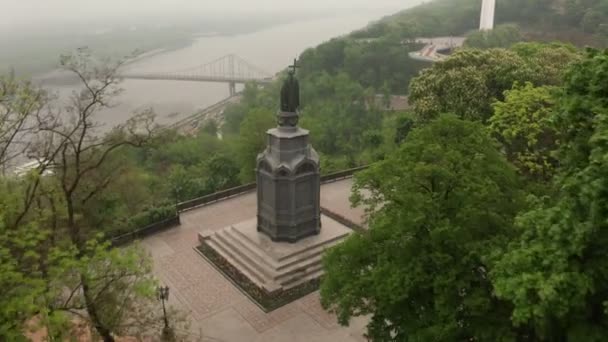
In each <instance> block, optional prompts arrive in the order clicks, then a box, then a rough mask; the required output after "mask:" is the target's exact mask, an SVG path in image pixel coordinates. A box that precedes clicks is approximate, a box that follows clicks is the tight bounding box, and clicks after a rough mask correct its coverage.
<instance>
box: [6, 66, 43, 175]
mask: <svg viewBox="0 0 608 342" xmlns="http://www.w3.org/2000/svg"><path fill="white" fill-rule="evenodd" d="M47 101H48V96H47V94H46V93H45V92H44V91H43V90H42V89H39V88H37V87H35V86H34V85H32V84H31V83H30V82H25V81H18V80H16V79H15V78H14V76H13V75H11V76H8V77H0V173H1V174H4V172H5V171H6V169H7V168H8V167H9V163H11V162H12V161H14V160H15V159H16V158H17V157H19V156H20V155H23V154H24V153H25V152H26V151H27V150H28V148H29V147H30V144H31V137H32V136H33V135H35V134H36V133H37V130H36V128H37V126H36V123H37V122H40V121H44V120H45V119H46V118H47V117H48V116H47V115H46V114H47V113H46V112H45V111H43V109H44V106H45V105H46V103H47ZM13 166H14V165H13Z"/></svg>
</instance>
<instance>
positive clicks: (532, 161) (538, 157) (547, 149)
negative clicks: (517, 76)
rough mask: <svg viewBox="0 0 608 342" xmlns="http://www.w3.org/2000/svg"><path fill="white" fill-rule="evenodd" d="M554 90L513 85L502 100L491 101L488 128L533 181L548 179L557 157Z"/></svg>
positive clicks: (530, 85)
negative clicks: (492, 103)
mask: <svg viewBox="0 0 608 342" xmlns="http://www.w3.org/2000/svg"><path fill="white" fill-rule="evenodd" d="M556 93H557V89H555V88H553V87H548V86H545V87H534V86H533V85H532V83H526V84H525V85H520V84H515V86H514V87H513V89H511V90H508V91H506V92H505V101H504V102H501V101H498V102H496V103H494V105H493V108H494V115H493V116H492V117H491V118H490V130H491V131H492V132H493V134H494V135H495V136H497V137H498V140H499V141H501V142H502V143H503V146H504V148H505V152H506V155H507V158H508V159H509V161H511V162H512V163H513V164H514V165H515V166H516V167H517V169H518V170H519V171H520V172H521V173H522V174H523V175H525V176H527V177H529V178H530V179H532V180H539V181H545V182H546V181H549V180H551V178H552V177H553V172H554V169H555V167H556V165H557V160H556V159H555V158H554V156H553V155H552V154H553V152H554V151H555V150H556V148H557V143H558V140H559V139H558V136H557V132H556V130H555V127H554V124H553V118H554V113H555V109H556V108H555V98H556Z"/></svg>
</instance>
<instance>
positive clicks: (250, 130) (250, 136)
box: [236, 108, 276, 183]
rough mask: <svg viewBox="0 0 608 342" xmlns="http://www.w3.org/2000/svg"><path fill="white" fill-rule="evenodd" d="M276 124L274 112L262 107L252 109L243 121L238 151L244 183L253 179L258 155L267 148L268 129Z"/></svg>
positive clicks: (241, 177)
mask: <svg viewBox="0 0 608 342" xmlns="http://www.w3.org/2000/svg"><path fill="white" fill-rule="evenodd" d="M274 126H276V119H275V117H274V114H273V112H271V111H268V110H265V109H261V108H260V109H257V108H256V109H253V110H250V111H249V113H248V114H247V117H245V119H244V120H243V122H242V123H241V129H240V135H239V138H238V141H237V151H236V152H237V158H238V160H239V163H240V165H241V171H240V179H241V181H242V182H243V183H247V182H251V181H253V179H254V170H255V167H256V158H257V155H258V154H259V153H261V152H262V151H263V150H264V149H265V148H266V144H267V134H266V131H268V130H269V129H270V128H272V127H274Z"/></svg>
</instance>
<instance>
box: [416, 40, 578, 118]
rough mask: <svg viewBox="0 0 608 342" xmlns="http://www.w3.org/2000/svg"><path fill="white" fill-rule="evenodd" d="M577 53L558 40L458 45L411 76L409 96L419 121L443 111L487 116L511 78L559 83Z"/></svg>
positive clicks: (512, 79)
mask: <svg viewBox="0 0 608 342" xmlns="http://www.w3.org/2000/svg"><path fill="white" fill-rule="evenodd" d="M578 59H579V55H578V53H577V52H575V51H573V50H572V49H571V47H569V46H567V45H560V44H551V45H545V44H535V43H532V44H530V43H520V44H516V45H515V46H514V47H513V48H512V49H509V50H506V49H489V50H476V49H471V50H469V49H465V50H460V51H457V52H456V53H455V54H454V55H452V56H450V57H449V58H448V59H446V60H445V61H443V62H440V63H435V64H434V65H433V67H432V68H429V69H426V70H423V71H422V72H421V73H420V76H418V77H416V78H414V79H413V80H412V82H411V83H410V98H409V100H410V103H411V104H412V105H413V108H414V114H415V116H416V119H417V120H418V121H421V122H426V121H429V120H432V119H434V118H436V117H437V116H438V115H439V114H440V113H444V112H449V113H454V114H456V115H458V116H459V117H462V118H464V119H467V120H477V121H481V122H486V121H487V120H488V119H489V118H490V117H491V116H492V103H493V102H494V101H497V100H498V101H504V94H505V91H507V90H509V89H511V87H512V86H513V83H515V82H519V83H526V82H531V83H533V84H534V85H535V86H542V85H557V84H560V81H559V80H560V79H561V75H562V72H563V70H564V69H565V68H566V67H567V66H568V65H569V64H570V63H571V62H573V61H576V60H578Z"/></svg>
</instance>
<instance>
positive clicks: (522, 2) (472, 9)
mask: <svg viewBox="0 0 608 342" xmlns="http://www.w3.org/2000/svg"><path fill="white" fill-rule="evenodd" d="M496 6H497V7H496V24H497V25H501V24H517V25H518V26H519V27H520V28H521V29H522V32H523V35H524V37H525V38H526V39H527V40H541V41H554V40H559V41H563V42H568V43H572V44H574V45H577V46H584V45H592V46H597V47H600V46H606V45H607V42H608V1H607V0H509V1H501V0H498V1H497V4H496ZM480 8H481V0H435V1H431V2H429V3H426V4H423V5H420V6H417V7H415V8H412V9H408V10H404V11H402V12H400V13H397V14H395V15H392V16H388V17H386V18H383V19H382V20H379V21H378V22H376V23H373V24H371V25H369V26H368V27H367V28H365V29H363V30H360V31H357V32H355V33H354V34H353V37H356V38H378V37H382V36H389V35H393V36H401V37H403V38H409V37H421V36H446V35H465V34H467V33H468V32H469V31H472V30H476V29H477V27H478V25H479V13H480V12H479V11H480Z"/></svg>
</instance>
